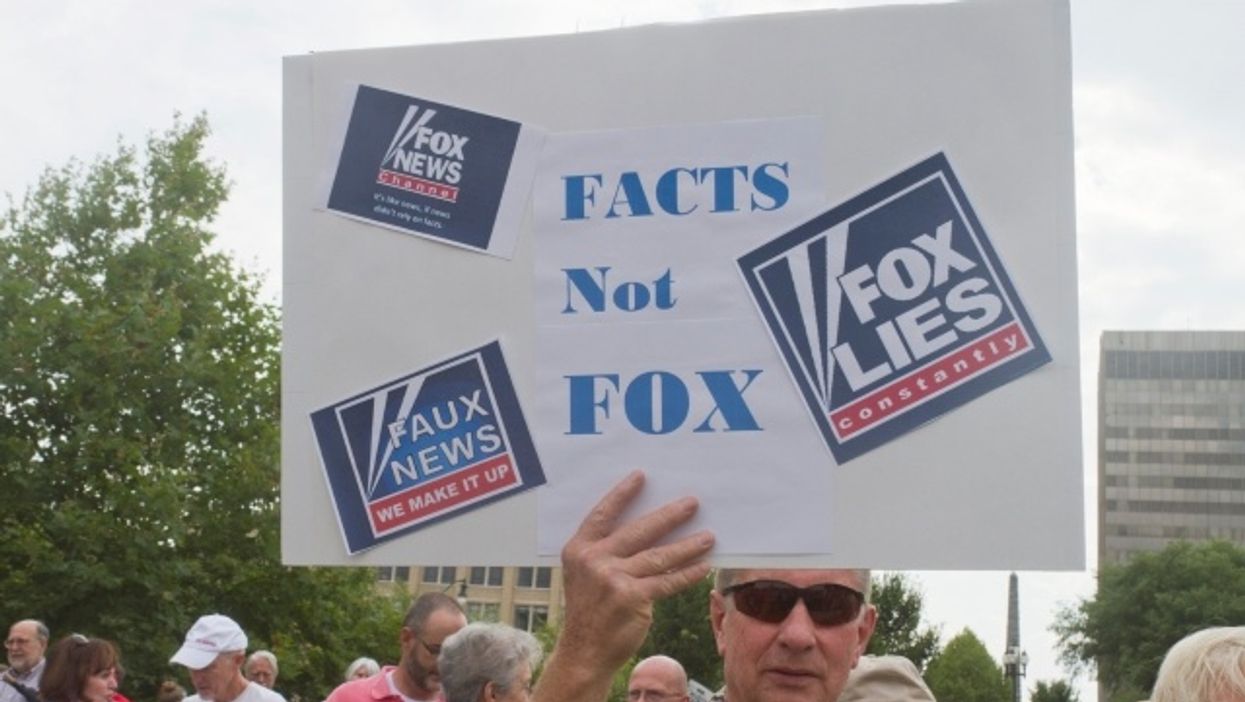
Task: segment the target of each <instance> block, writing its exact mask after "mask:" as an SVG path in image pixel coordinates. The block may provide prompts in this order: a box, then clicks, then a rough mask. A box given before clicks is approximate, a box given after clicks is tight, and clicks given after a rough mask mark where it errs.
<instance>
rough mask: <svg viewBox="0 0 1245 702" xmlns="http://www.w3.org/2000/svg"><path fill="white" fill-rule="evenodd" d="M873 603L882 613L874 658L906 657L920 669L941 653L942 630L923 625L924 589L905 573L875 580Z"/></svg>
mask: <svg viewBox="0 0 1245 702" xmlns="http://www.w3.org/2000/svg"><path fill="white" fill-rule="evenodd" d="M872 601H873V604H874V605H875V606H876V607H877V610H878V623H877V628H875V629H874V630H873V637H872V638H871V639H869V648H868V650H867V651H866V652H867V653H869V654H871V655H884V654H892V655H897V656H903V657H905V658H907V659H909V660H911V661H912V662H913V663H915V664H916V667H917V668H918V669H920V670H925V666H926V665H927V664H928V663H929V661H930V660H931V659H932V658H933V657H934V656H935V655H937V654H938V638H939V631H938V629H936V628H934V627H931V626H928V625H927V626H925V627H922V626H921V611H922V608H923V606H924V604H925V602H924V596H923V595H922V594H921V591H920V589H919V588H918V587H917V586H916V585H915V584H913V583H912V581H911V580H910V579H909V578H908V577H907V576H906V575H904V574H903V573H887V574H885V575H883V576H882V578H881V579H878V578H874V580H873V588H872Z"/></svg>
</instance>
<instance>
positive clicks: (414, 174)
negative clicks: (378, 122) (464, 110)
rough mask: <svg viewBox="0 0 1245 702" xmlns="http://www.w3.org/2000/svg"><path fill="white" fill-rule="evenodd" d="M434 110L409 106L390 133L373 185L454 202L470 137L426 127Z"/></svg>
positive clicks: (456, 197) (435, 112)
mask: <svg viewBox="0 0 1245 702" xmlns="http://www.w3.org/2000/svg"><path fill="white" fill-rule="evenodd" d="M436 115H437V111H436V110H434V109H431V108H422V109H421V108H420V106H419V105H409V106H407V108H406V114H405V115H404V116H403V117H402V123H401V124H399V125H398V129H397V131H396V132H394V134H393V139H392V141H390V142H389V148H388V149H387V150H386V151H385V158H384V159H383V160H382V161H381V168H380V173H379V174H378V175H377V176H376V182H377V183H380V184H381V185H388V186H390V187H393V188H398V189H399V190H406V191H408V192H412V193H416V194H419V195H427V196H429V197H434V198H436V199H438V200H445V201H446V202H457V201H458V187H457V184H458V182H459V181H461V180H462V177H463V161H465V160H466V154H465V153H464V150H465V148H466V146H467V142H468V141H469V140H470V137H466V136H462V135H461V134H454V133H453V132H447V131H442V130H439V129H435V128H433V127H431V126H429V123H430V122H431V121H432V118H433V117H436Z"/></svg>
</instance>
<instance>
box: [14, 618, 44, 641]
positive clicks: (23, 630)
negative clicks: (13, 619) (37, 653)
mask: <svg viewBox="0 0 1245 702" xmlns="http://www.w3.org/2000/svg"><path fill="white" fill-rule="evenodd" d="M9 634H10V635H11V636H25V637H27V638H31V639H36V638H39V637H38V636H37V635H36V634H38V631H37V630H36V629H35V625H34V623H32V622H28V621H21V622H17V623H16V624H14V625H13V626H11V627H9Z"/></svg>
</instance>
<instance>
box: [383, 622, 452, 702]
mask: <svg viewBox="0 0 1245 702" xmlns="http://www.w3.org/2000/svg"><path fill="white" fill-rule="evenodd" d="M464 626H467V618H466V617H465V616H463V614H462V612H454V611H450V610H440V609H439V610H437V611H435V612H433V613H432V614H431V615H429V616H428V621H426V622H424V627H423V631H422V632H421V633H419V634H418V635H417V634H416V633H415V632H414V631H412V630H411V629H409V628H407V627H402V634H401V643H402V660H401V661H400V663H399V665H401V666H402V670H403V671H405V672H406V674H407V676H408V677H409V678H410V679H411V682H412V683H414V684H415V686H416V687H417V688H419V690H418V691H419V692H421V693H422V694H421V695H420V696H421V697H430V696H432V695H433V694H435V693H436V692H439V691H440V690H441V675H440V674H439V673H438V671H437V654H439V653H441V644H442V643H444V641H445V640H446V639H448V638H449V637H450V634H453V633H454V632H456V631H458V630H459V629H461V628H463V627H464Z"/></svg>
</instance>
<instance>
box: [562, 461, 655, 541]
mask: <svg viewBox="0 0 1245 702" xmlns="http://www.w3.org/2000/svg"><path fill="white" fill-rule="evenodd" d="M642 487H644V473H643V472H642V471H638V470H633V471H631V472H630V473H628V474H627V477H625V478H623V479H622V480H621V481H619V482H618V484H617V485H615V486H614V487H612V488H610V491H609V492H607V493H605V497H602V498H601V501H600V502H597V504H596V505H595V506H594V507H593V508H592V510H591V511H590V512H588V516H587V517H584V521H583V522H581V523H580V525H579V529H578V530H576V532H575V536H574V537H572V540H573V541H574V540H580V539H586V540H588V541H598V540H600V539H603V538H605V537H606V536H609V534H610V532H611V531H613V530H614V523H615V522H617V521H618V516H619V515H621V514H622V513H623V510H624V509H626V508H627V505H629V504H631V501H632V500H634V499H635V496H636V495H637V494H639V492H640V488H642Z"/></svg>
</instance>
